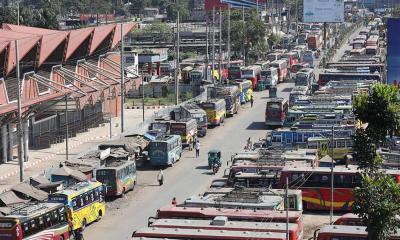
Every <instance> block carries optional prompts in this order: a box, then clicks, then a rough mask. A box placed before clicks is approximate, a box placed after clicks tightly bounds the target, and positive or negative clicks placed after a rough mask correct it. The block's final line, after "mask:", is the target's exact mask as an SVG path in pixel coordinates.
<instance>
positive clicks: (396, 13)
mask: <svg viewBox="0 0 400 240" xmlns="http://www.w3.org/2000/svg"><path fill="white" fill-rule="evenodd" d="M391 14H392V17H396V18H398V17H400V8H399V7H397V8H394V9H393V10H392V11H391Z"/></svg>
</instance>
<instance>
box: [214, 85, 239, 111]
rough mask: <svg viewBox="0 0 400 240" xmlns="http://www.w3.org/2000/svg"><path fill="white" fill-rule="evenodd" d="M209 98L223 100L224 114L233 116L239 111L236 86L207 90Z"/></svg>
mask: <svg viewBox="0 0 400 240" xmlns="http://www.w3.org/2000/svg"><path fill="white" fill-rule="evenodd" d="M208 93H209V97H211V98H220V99H224V100H225V108H226V114H227V115H229V116H233V115H234V114H235V113H237V112H238V111H239V106H240V100H239V97H240V91H239V87H238V86H214V87H209V88H208Z"/></svg>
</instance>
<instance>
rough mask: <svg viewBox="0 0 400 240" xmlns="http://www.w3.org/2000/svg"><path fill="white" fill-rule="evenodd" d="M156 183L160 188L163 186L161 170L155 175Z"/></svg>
mask: <svg viewBox="0 0 400 240" xmlns="http://www.w3.org/2000/svg"><path fill="white" fill-rule="evenodd" d="M157 181H158V184H159V185H160V186H161V185H163V184H164V173H163V171H162V170H161V169H160V171H159V172H158V174H157Z"/></svg>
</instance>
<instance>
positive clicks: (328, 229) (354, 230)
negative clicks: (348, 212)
mask: <svg viewBox="0 0 400 240" xmlns="http://www.w3.org/2000/svg"><path fill="white" fill-rule="evenodd" d="M327 233H332V234H335V236H340V235H344V236H347V235H350V236H354V237H356V236H358V237H361V236H362V237H367V234H368V233H367V227H364V226H346V225H325V226H323V227H322V228H321V229H320V230H319V234H327ZM393 237H394V238H393ZM390 239H400V233H399V232H398V233H396V234H394V235H392V237H391V238H390Z"/></svg>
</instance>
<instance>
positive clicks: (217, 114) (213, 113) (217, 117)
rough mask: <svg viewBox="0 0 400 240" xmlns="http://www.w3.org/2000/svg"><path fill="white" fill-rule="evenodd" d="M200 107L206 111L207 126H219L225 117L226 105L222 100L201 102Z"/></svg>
mask: <svg viewBox="0 0 400 240" xmlns="http://www.w3.org/2000/svg"><path fill="white" fill-rule="evenodd" d="M200 107H201V108H202V109H203V110H204V111H206V113H207V118H208V125H212V126H219V125H221V123H223V122H224V120H225V117H226V103H225V100H224V99H211V100H208V101H206V102H202V103H201V104H200Z"/></svg>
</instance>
